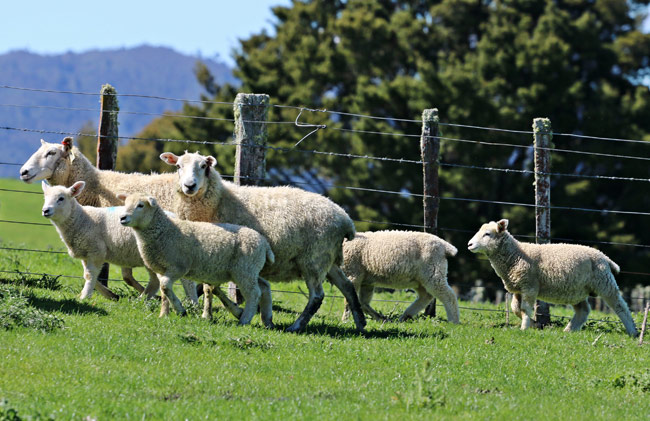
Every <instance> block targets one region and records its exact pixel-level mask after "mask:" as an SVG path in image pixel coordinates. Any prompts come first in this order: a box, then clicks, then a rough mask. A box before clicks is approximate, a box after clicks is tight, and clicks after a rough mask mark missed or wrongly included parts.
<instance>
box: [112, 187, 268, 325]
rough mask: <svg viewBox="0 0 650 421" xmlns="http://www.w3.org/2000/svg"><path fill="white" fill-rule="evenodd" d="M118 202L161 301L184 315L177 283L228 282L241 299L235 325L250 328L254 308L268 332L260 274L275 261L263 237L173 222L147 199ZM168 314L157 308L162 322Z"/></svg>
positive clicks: (228, 227) (228, 226)
mask: <svg viewBox="0 0 650 421" xmlns="http://www.w3.org/2000/svg"><path fill="white" fill-rule="evenodd" d="M120 197H121V198H124V199H125V204H124V210H123V211H122V213H121V215H120V222H121V223H122V225H124V226H128V227H131V228H132V229H133V232H134V233H135V237H136V241H137V243H138V250H139V251H140V255H141V256H142V259H143V260H144V262H145V264H146V265H147V267H148V268H149V269H151V270H153V271H154V272H156V273H157V274H158V277H159V280H160V288H161V291H162V293H163V295H164V296H165V297H166V298H167V299H169V301H171V303H172V305H173V306H174V309H175V310H176V311H177V312H178V313H179V314H181V315H184V314H185V310H184V309H183V306H182V305H181V302H180V300H179V299H178V297H176V295H175V294H174V291H173V288H172V287H173V283H174V281H175V280H176V279H178V278H181V277H187V278H189V279H192V280H195V281H199V282H205V283H209V284H211V285H214V286H218V285H220V284H221V283H223V282H227V281H228V280H231V279H232V280H233V281H234V282H235V284H237V286H238V287H239V288H240V290H241V292H242V295H243V296H244V298H245V299H246V306H245V308H244V310H243V312H242V313H241V315H240V317H239V323H240V324H242V325H245V324H248V323H250V321H251V319H252V318H253V316H254V315H255V313H256V312H257V305H258V303H259V305H260V312H261V316H262V322H263V323H264V325H265V326H267V327H272V326H273V323H272V314H271V306H272V302H271V289H270V286H269V285H268V283H267V282H266V281H264V280H263V279H260V278H259V273H260V271H261V270H262V268H263V267H264V264H265V263H266V262H267V261H268V262H269V263H273V261H274V256H273V252H272V251H271V247H270V246H269V243H268V242H267V241H266V239H265V238H264V237H262V235H260V234H259V233H258V232H256V231H254V230H252V229H250V228H246V227H242V226H238V225H233V224H211V223H207V222H193V221H183V220H179V219H172V218H170V217H169V216H167V215H166V214H165V212H163V210H162V209H161V208H160V206H158V204H157V203H156V200H155V199H154V198H153V197H152V196H145V195H143V194H133V195H129V196H128V197H125V196H123V195H120ZM258 281H259V282H258ZM167 313H168V310H167V311H165V308H164V307H163V308H161V313H160V316H161V317H162V316H165V315H167Z"/></svg>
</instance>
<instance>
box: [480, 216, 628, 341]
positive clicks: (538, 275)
mask: <svg viewBox="0 0 650 421" xmlns="http://www.w3.org/2000/svg"><path fill="white" fill-rule="evenodd" d="M507 228H508V220H507V219H502V220H500V221H498V222H490V223H487V224H483V226H481V229H480V230H479V231H478V232H477V233H476V234H475V235H474V237H472V239H471V240H470V241H469V243H468V249H469V250H470V251H471V252H473V253H482V254H485V255H486V256H487V258H488V259H489V260H490V264H491V265H492V267H493V268H494V270H495V272H496V273H497V275H499V277H500V278H501V280H502V281H503V284H504V286H505V288H506V290H508V291H509V292H511V293H513V294H514V298H513V300H512V311H513V312H514V313H515V314H516V315H517V317H520V318H521V319H522V321H521V329H522V330H523V329H527V328H528V327H530V326H531V324H532V320H534V319H535V316H534V314H533V313H534V311H533V306H534V305H535V300H536V299H537V298H539V299H541V300H544V301H548V302H550V303H556V304H571V305H572V306H573V308H574V310H575V314H574V316H573V318H572V319H571V321H569V324H568V325H567V326H566V328H565V329H564V331H565V332H569V331H576V330H580V328H582V326H583V325H584V324H585V322H586V321H587V317H588V316H589V311H590V310H591V308H590V306H589V302H588V301H587V298H588V297H589V296H595V295H600V296H601V297H602V298H603V299H604V300H605V302H606V303H607V305H608V306H610V307H611V308H612V309H613V310H614V312H616V314H617V315H618V317H619V318H620V319H621V321H622V322H623V325H624V326H625V329H626V331H627V333H628V334H629V335H630V336H636V335H637V331H636V327H635V326H634V320H633V319H632V315H631V314H630V310H629V309H628V307H627V304H626V303H625V301H624V300H623V298H622V297H621V295H620V293H619V290H618V285H617V284H616V280H615V279H614V275H613V274H612V272H614V273H619V271H620V269H619V267H618V265H617V264H616V263H614V262H613V261H612V260H611V259H610V258H609V257H607V256H606V255H605V254H604V253H602V252H600V251H598V250H596V249H594V248H591V247H586V246H581V245H575V244H531V243H521V242H519V241H517V240H516V239H515V238H514V237H513V236H512V235H511V234H510V233H509V232H508V231H507Z"/></svg>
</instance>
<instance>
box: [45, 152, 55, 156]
mask: <svg viewBox="0 0 650 421" xmlns="http://www.w3.org/2000/svg"><path fill="white" fill-rule="evenodd" d="M55 153H56V151H47V153H46V154H45V156H50V155H54V154H55Z"/></svg>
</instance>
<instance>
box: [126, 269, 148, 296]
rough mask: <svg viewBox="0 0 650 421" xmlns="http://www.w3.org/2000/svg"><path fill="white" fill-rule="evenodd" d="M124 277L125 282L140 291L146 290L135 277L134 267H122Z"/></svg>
mask: <svg viewBox="0 0 650 421" xmlns="http://www.w3.org/2000/svg"><path fill="white" fill-rule="evenodd" d="M122 279H124V282H126V283H127V284H128V285H130V286H131V287H133V288H134V289H135V290H136V291H138V292H139V293H142V291H144V288H143V287H142V285H140V283H139V282H138V281H136V280H135V278H134V277H133V268H122Z"/></svg>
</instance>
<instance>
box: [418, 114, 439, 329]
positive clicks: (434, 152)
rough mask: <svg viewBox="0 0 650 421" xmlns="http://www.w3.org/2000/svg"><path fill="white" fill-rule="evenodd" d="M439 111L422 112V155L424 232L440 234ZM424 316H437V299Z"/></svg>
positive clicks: (432, 302) (425, 311)
mask: <svg viewBox="0 0 650 421" xmlns="http://www.w3.org/2000/svg"><path fill="white" fill-rule="evenodd" d="M439 122H440V119H439V117H438V109H437V108H430V109H426V110H424V111H422V136H421V137H420V153H421V156H422V171H423V189H424V198H423V205H424V231H425V232H428V233H431V234H437V233H438V207H439V204H440V198H439V193H440V191H439V187H438V168H439V163H440V139H439V138H438V136H440V129H439V125H438V123H439ZM424 314H425V315H427V316H429V317H435V316H436V299H435V298H434V299H433V301H431V303H430V304H429V305H428V306H427V308H426V309H425V310H424Z"/></svg>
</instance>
